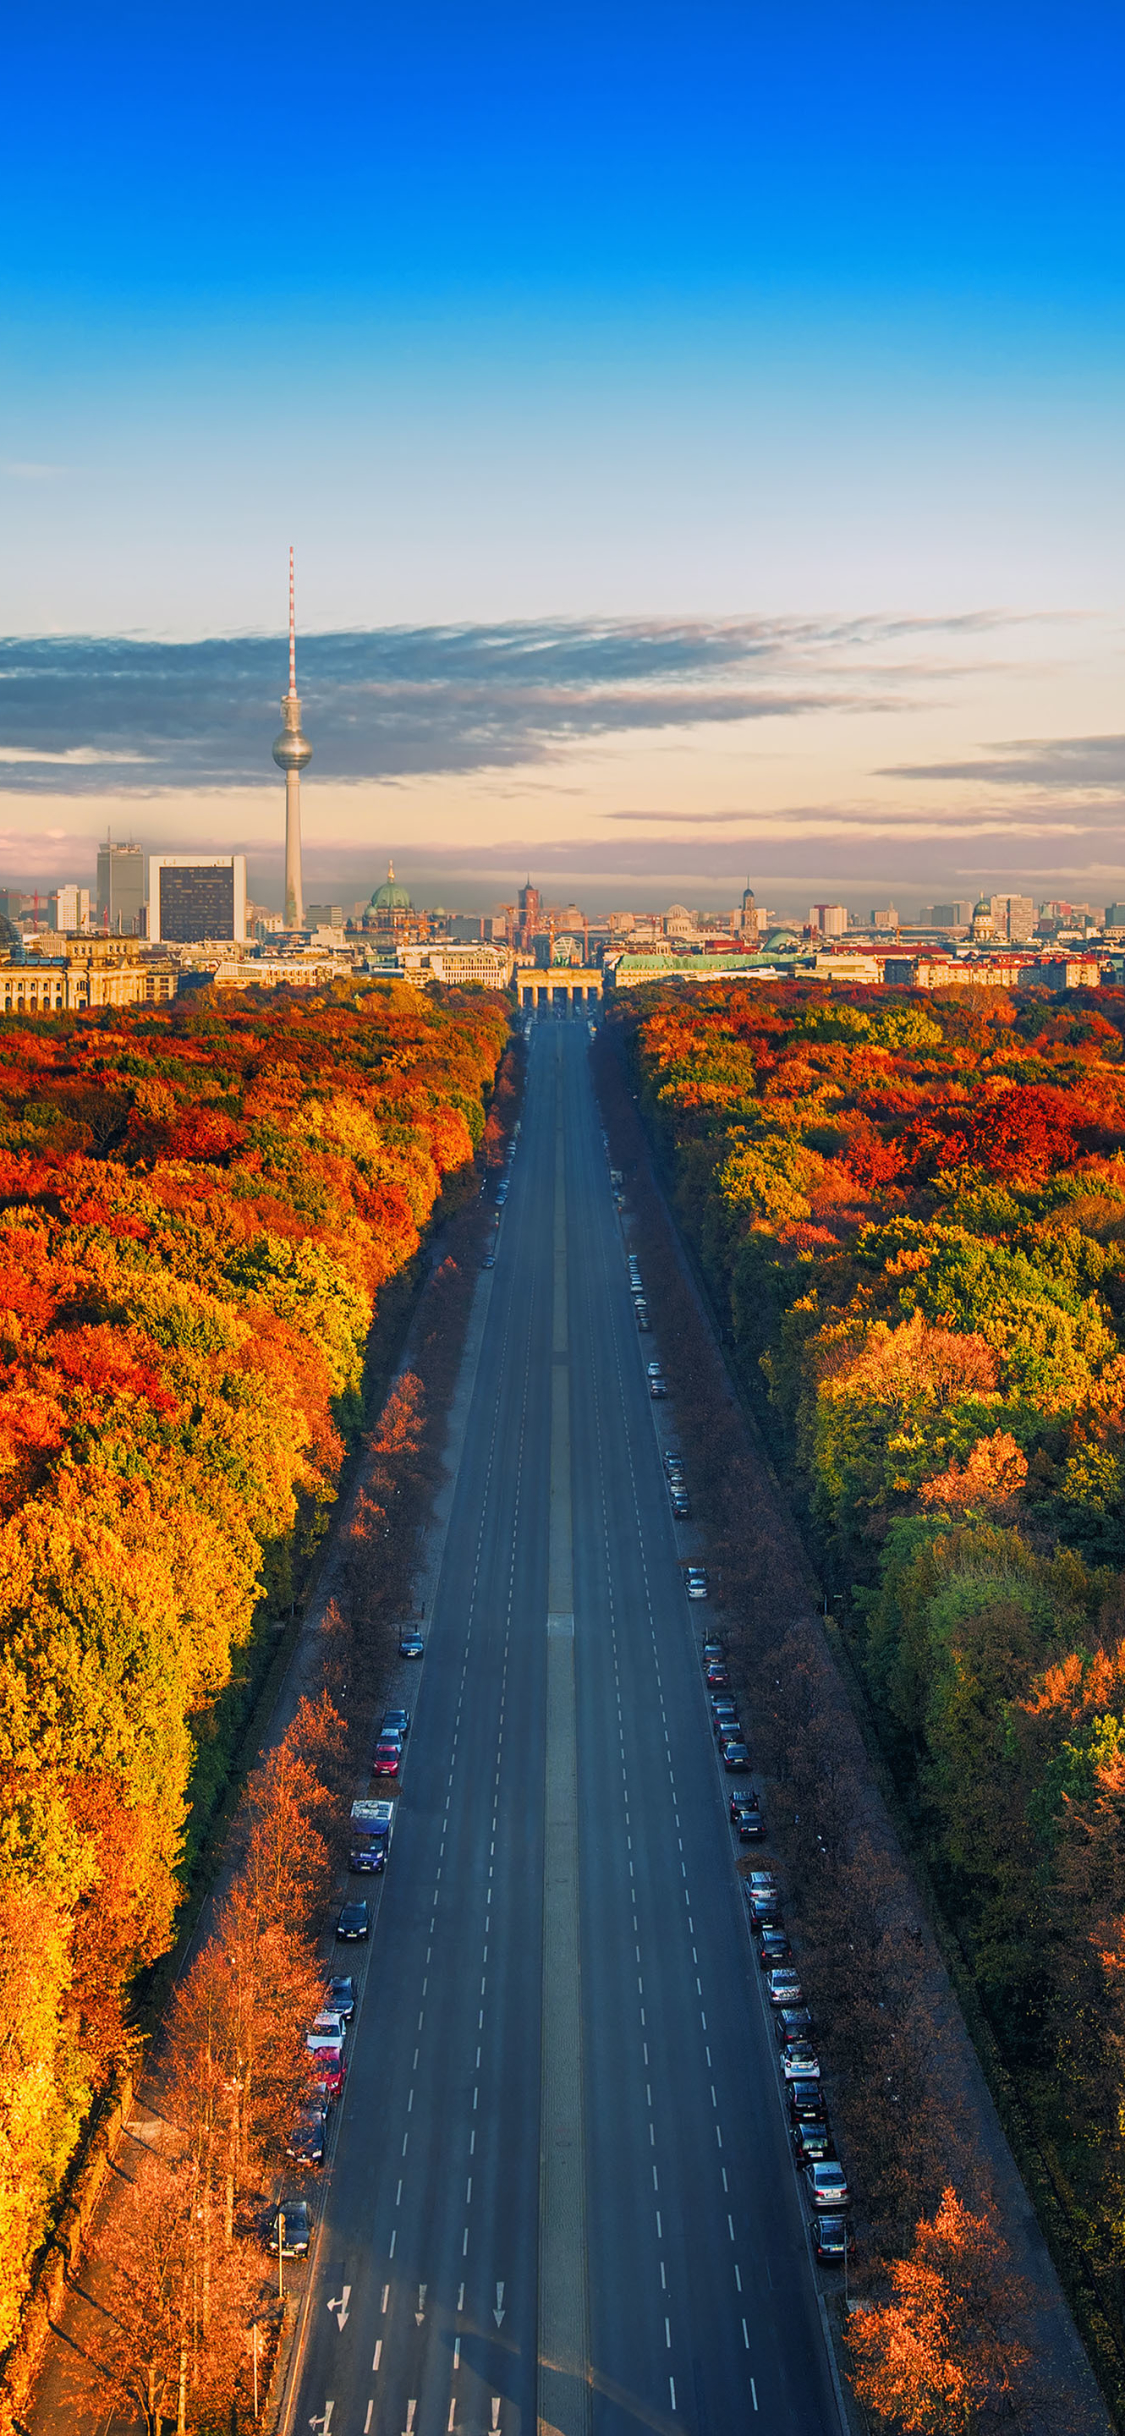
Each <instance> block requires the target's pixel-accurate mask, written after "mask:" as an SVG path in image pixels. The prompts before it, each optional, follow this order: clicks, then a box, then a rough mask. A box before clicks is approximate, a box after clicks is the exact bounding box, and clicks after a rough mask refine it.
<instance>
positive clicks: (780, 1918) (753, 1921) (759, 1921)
mask: <svg viewBox="0 0 1125 2436" xmlns="http://www.w3.org/2000/svg"><path fill="white" fill-rule="evenodd" d="M750 1926H751V1928H752V1929H753V1931H754V1934H755V1936H758V1935H759V1934H760V1933H761V1932H762V1931H763V1930H764V1929H781V1928H784V1926H785V1914H784V1912H783V1911H782V1908H781V1902H780V1899H779V1897H778V1896H777V1895H751V1897H750Z"/></svg>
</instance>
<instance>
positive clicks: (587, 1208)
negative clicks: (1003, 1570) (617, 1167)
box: [285, 1021, 840, 2436]
mask: <svg viewBox="0 0 1125 2436" xmlns="http://www.w3.org/2000/svg"><path fill="white" fill-rule="evenodd" d="M586 1049H587V1034H586V1028H585V1025H584V1024H583V1023H581V1022H574V1021H570V1022H548V1023H541V1024H539V1025H538V1026H537V1027H536V1029H535V1031H534V1033H533V1037H532V1044H531V1058H530V1072H529V1087H528V1093H527V1101H526V1107H525V1111H524V1118H523V1126H522V1134H521V1140H520V1145H519V1154H518V1157H517V1158H516V1160H515V1163H514V1166H513V1168H512V1170H511V1192H510V1198H509V1202H508V1206H507V1209H506V1212H505V1215H504V1219H503V1224H502V1227H501V1231H500V1249H499V1255H498V1261H497V1267H496V1270H495V1272H494V1275H493V1277H492V1279H491V1281H490V1286H489V1293H490V1307H489V1312H488V1318H487V1325H486V1330H485V1336H484V1341H483V1346H482V1351H481V1357H480V1362H479V1367H478V1372H477V1378H476V1383H475V1388H474V1393H473V1404H472V1409H471V1413H470V1420H469V1427H468V1431H467V1434H466V1440H465V1451H464V1455H463V1458H462V1462H461V1466H460V1471H459V1476H458V1480H457V1483H456V1487H455V1493H454V1500H453V1507H452V1513H451V1519H450V1526H449V1533H448V1539H447V1544H446V1553H445V1558H444V1562H443V1567H442V1573H441V1579H440V1583H439V1586H438V1592H437V1596H436V1599H435V1603H434V1610H433V1617H432V1622H431V1625H430V1629H429V1635H428V1646H427V1653H426V1658H425V1662H424V1667H423V1669H422V1670H421V1674H420V1680H419V1682H418V1696H417V1708H416V1714H415V1718H414V1723H413V1726H412V1730H411V1734H410V1740H409V1745H408V1760H407V1765H406V1769H405V1773H404V1784H403V1790H402V1793H401V1794H400V1796H399V1806H400V1814H399V1817H398V1820H397V1823H396V1832H395V1841H394V1847H393V1851H392V1855H391V1860H390V1865H389V1867H388V1870H387V1873H386V1877H385V1879H384V1881H383V1882H382V1889H381V1896H380V1904H379V1915H378V1920H377V1923H376V1927H375V1931H374V1935H373V1938H372V1942H371V1947H370V1951H369V1954H368V1956H367V1960H366V1964H365V1965H364V1966H363V1968H364V1975H365V1984H364V1986H363V1991H362V1997H361V2002H360V2006H359V2009H358V2012H357V2017H356V2020H355V2022H354V2024H353V2028H352V2033H351V2035H350V2038H349V2075H348V2081H347V2086H346V2089H345V2093H344V2098H343V2102H342V2106H341V2109H340V2118H341V2119H340V2124H339V2130H338V2135H337V2139H336V2145H335V2155H334V2159H333V2162H332V2165H331V2168H330V2171H329V2174H328V2178H327V2182H326V2188H325V2192H324V2201H323V2221H322V2225H321V2230H320V2235H319V2239H318V2244H317V2248H316V2251H315V2254H314V2258H313V2261H312V2264H311V2268H310V2285H309V2296H308V2302H307V2310H306V2320H305V2333H304V2336H303V2340H302V2349H301V2353H300V2357H299V2363H298V2367H297V2370H296V2372H295V2376H294V2381H293V2391H292V2395H291V2399H290V2405H289V2408H288V2410H287V2412H286V2414H285V2427H286V2430H287V2436H288V2431H293V2430H296V2431H300V2436H304V2431H305V2429H307V2428H312V2429H313V2430H315V2431H317V2432H318V2436H376V2432H377V2436H449V2431H454V2430H459V2429H464V2430H466V2431H470V2432H471V2436H491V2431H493V2430H495V2431H497V2432H498V2436H528V2432H529V2431H530V2430H531V2428H532V2427H533V2426H534V2425H535V2423H536V2421H537V2420H538V2422H539V2423H540V2425H541V2426H543V2427H545V2428H549V2429H553V2430H557V2431H559V2432H560V2436H625V2431H629V2436H636V2431H637V2430H639V2429H641V2428H644V2429H654V2428H656V2429H660V2430H667V2431H673V2430H675V2431H680V2432H681V2436H682V2432H683V2431H693V2432H694V2436H705V2432H713V2436H720V2431H721V2436H729V2431H730V2430H731V2429H732V2428H734V2427H738V2428H746V2429H750V2428H753V2427H756V2426H761V2428H762V2430H763V2436H766V2431H768V2436H838V2432H839V2427H840V2420H839V2413H838V2408H837V2405H836V2402H835V2398H834V2392H833V2386H832V2381H831V2378H830V2374H829V2369H828V2362H827V2356H826V2352H825V2347H824V2341H823V2336H822V2332H821V2324H820V2317H819V2310H818V2303H817V2297H816V2290H815V2282H814V2274H813V2269H812V2265H811V2259H810V2253H809V2247H808V2239H807V2233H806V2230H805V2225H804V2218H803V2210H802V2206H801V2201H800V2197H799V2193H798V2190H797V2185H796V2179H795V2176H794V2173H793V2169H792V2165H791V2163H790V2160H789V2155H788V2146H787V2138H786V2132H785V2127H784V2122H783V2119H782V2112H781V2106H780V2102H779V2095H778V2080H777V2069H776V2064H775V2061H774V2057H773V2053H772V2041H771V2036H770V2031H769V2025H768V2023H767V2022H766V2020H765V2017H764V2012H763V2007H762V2004H761V1998H760V1992H759V1989H758V1987H757V1985H756V1979H757V1974H756V1970H755V1967H754V1964H753V1961H752V1957H751V1955H750V1949H749V1945H748V1941H747V1936H746V1929H745V1924H744V1919H743V1916H742V1910H741V1906H740V1897H739V1890H738V1885H737V1880H736V1877H735V1872H734V1867H733V1860H734V1848H733V1845H732V1840H731V1835H730V1830H729V1826H728V1823H727V1818H726V1806H725V1797H724V1793H723V1788H722V1784H721V1782H720V1779H719V1775H718V1772H717V1769H716V1764H715V1756H714V1747H713V1743H712V1739H711V1733H710V1725H709V1718H708V1715H707V1708H706V1701H705V1696H704V1691H703V1685H702V1679H701V1673H700V1668H699V1663H698V1656H697V1642H698V1637H699V1636H698V1631H697V1625H698V1624H699V1623H701V1622H702V1621H703V1620H705V1619H706V1617H707V1613H708V1611H707V1609H706V1608H705V1607H703V1608H700V1607H699V1606H696V1607H694V1608H689V1606H688V1603H687V1600H686V1598H685V1596H684V1592H683V1586H682V1580H681V1575H680V1568H679V1559H678V1552H677V1548H676V1544H675V1528H674V1525H673V1523H672V1518H671V1513H670V1508H669V1504H668V1498H667V1494H666V1490H665V1485H664V1479H663V1474H662V1470H661V1464H660V1452H659V1436H658V1431H657V1429H655V1428H654V1414H655V1415H656V1417H657V1420H658V1422H659V1421H660V1419H661V1417H662V1415H663V1413H664V1412H665V1411H666V1410H667V1408H666V1407H661V1406H653V1405H652V1404H651V1403H650V1400H649V1397H648V1393H647V1387H646V1382H645V1376H644V1363H645V1357H646V1352H647V1351H649V1350H650V1349H651V1348H653V1347H654V1346H655V1347H656V1349H657V1350H658V1349H659V1313H658V1312H657V1313H655V1314H654V1323H655V1329H656V1334H655V1336H654V1337H647V1338H638V1335H637V1332H636V1328H635V1325H634V1321H633V1317H632V1311H631V1305H630V1302H629V1297H628V1291H627V1283H626V1275H625V1263H624V1257H623V1251H622V1245H621V1240H620V1234H619V1230H618V1224H617V1219H616V1216H615V1213H614V1210H613V1206H612V1201H611V1198H610V1193H609V1187H608V1179H607V1172H606V1161H605V1156H604V1152H603V1149H602V1145H601V1139H600V1133H599V1130H598V1119H597V1112H596V1106H595V1102H594V1098H593V1094H592V1091H591V1087H590V1082H589V1076H588V1071H587V1057H586ZM689 1460H690V1451H689ZM357 1888H358V1882H357ZM340 1950H341V1952H343V1951H345V1949H340ZM346 1951H348V1952H349V1954H350V1955H352V1956H356V1955H358V1954H359V1953H362V1952H363V1949H357V1948H350V1949H346ZM341 1967H346V1966H343V1965H342V1966H341Z"/></svg>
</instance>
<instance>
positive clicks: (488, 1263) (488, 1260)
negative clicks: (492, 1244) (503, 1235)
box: [480, 1252, 496, 1269]
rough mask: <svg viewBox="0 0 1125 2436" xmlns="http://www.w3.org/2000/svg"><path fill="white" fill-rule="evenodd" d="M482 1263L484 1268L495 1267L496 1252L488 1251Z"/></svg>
mask: <svg viewBox="0 0 1125 2436" xmlns="http://www.w3.org/2000/svg"><path fill="white" fill-rule="evenodd" d="M480 1265H481V1267H482V1269H494V1268H495V1266H496V1254H495V1252H486V1253H485V1256H484V1259H483V1260H482V1262H481V1264H480Z"/></svg>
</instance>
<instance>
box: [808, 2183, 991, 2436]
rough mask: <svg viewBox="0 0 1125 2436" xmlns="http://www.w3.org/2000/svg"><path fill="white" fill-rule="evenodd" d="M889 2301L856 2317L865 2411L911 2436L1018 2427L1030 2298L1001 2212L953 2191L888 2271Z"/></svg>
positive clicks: (852, 2326) (858, 2380) (854, 2348)
mask: <svg viewBox="0 0 1125 2436" xmlns="http://www.w3.org/2000/svg"><path fill="white" fill-rule="evenodd" d="M891 2283H892V2286H893V2298H892V2299H891V2300H889V2301H887V2302H884V2303H883V2304H882V2306H880V2307H876V2308H873V2309H859V2310H856V2311H854V2312H853V2314H852V2317H851V2319H850V2321H849V2325H848V2342H849V2345H850V2347H851V2352H852V2357H853V2359H854V2361H855V2378H854V2381H855V2388H856V2392H857V2394H858V2396H859V2399H860V2401H861V2402H862V2403H863V2405H864V2407H865V2409H867V2410H871V2411H874V2412H876V2413H877V2415H878V2417H879V2418H880V2419H881V2420H883V2421H884V2423H886V2424H889V2423H891V2422H893V2423H894V2424H895V2426H896V2427H898V2428H900V2429H903V2430H905V2431H909V2436H953V2431H954V2430H956V2431H960V2432H963V2436H971V2431H973V2430H976V2429H984V2428H985V2427H988V2426H1002V2425H1004V2424H1005V2423H1007V2422H1010V2421H1011V2420H1013V2418H1014V2415H1015V2411H1016V2409H1017V2407H1018V2404H1019V2400H1020V2396H1021V2391H1022V2389H1023V2388H1024V2386H1025V2384H1026V2379H1027V2372H1028V2369H1029V2367H1030V2365H1031V2354H1030V2352H1029V2350H1028V2348H1027V2345H1026V2343H1025V2342H1024V2340H1023V2336H1022V2333H1021V2331H1020V2326H1021V2321H1022V2320H1023V2319H1024V2317H1025V2316H1026V2312H1027V2309H1028V2307H1029V2303H1030V2294H1029V2293H1028V2292H1027V2291H1026V2290H1025V2289H1024V2288H1023V2286H1022V2285H1021V2284H1020V2282H1019V2280H1018V2278H1017V2277H1016V2276H1015V2275H1014V2274H1013V2273H1012V2269H1011V2265H1010V2261H1009V2255H1008V2250H1007V2246H1006V2244H1005V2242H1004V2241H1003V2238H1002V2236H1001V2234H1000V2231H999V2227H998V2224H997V2221H996V2215H995V2211H994V2210H993V2209H992V2208H991V2207H988V2206H985V2207H984V2208H982V2209H981V2210H980V2212H979V2213H977V2214H974V2213H973V2212H972V2210H970V2209H969V2208H968V2207H966V2206H965V2204H964V2202H963V2201H962V2200H960V2199H959V2198H958V2196H957V2193H956V2191H954V2190H953V2189H952V2188H950V2189H947V2190H946V2191H945V2192H943V2194H942V2200H941V2205H940V2207H939V2208H938V2210H937V2212H936V2214H935V2215H934V2216H933V2217H932V2218H930V2219H926V2218H925V2217H923V2218H922V2219H921V2221H920V2222H919V2224H918V2226H917V2228H916V2231H915V2237H914V2246H913V2249H912V2250H911V2253H910V2256H909V2257H908V2258H904V2259H896V2260H895V2262H894V2264H893V2265H892V2267H891Z"/></svg>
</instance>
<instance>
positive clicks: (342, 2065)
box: [269, 1626, 425, 2258]
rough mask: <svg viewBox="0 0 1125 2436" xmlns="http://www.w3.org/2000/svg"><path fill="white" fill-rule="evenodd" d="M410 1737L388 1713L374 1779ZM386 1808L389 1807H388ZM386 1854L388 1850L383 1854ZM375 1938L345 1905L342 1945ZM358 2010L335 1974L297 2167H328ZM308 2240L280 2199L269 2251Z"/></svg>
mask: <svg viewBox="0 0 1125 2436" xmlns="http://www.w3.org/2000/svg"><path fill="white" fill-rule="evenodd" d="M398 1648H399V1656H400V1658H420V1657H421V1656H422V1653H423V1651H424V1649H425V1642H424V1640H423V1638H422V1635H421V1633H419V1632H415V1631H413V1630H412V1629H409V1628H407V1627H405V1626H404V1628H403V1630H402V1631H401V1633H400V1634H399V1644H398ZM409 1732H410V1711H409V1709H407V1708H403V1707H401V1706H396V1707H393V1708H388V1709H386V1710H384V1712H383V1720H382V1723H381V1725H380V1727H379V1733H378V1738H377V1740H376V1744H375V1751H374V1756H373V1759H372V1763H371V1765H372V1774H373V1775H375V1776H378V1777H382V1778H384V1779H385V1778H387V1777H390V1778H392V1779H397V1777H398V1772H399V1769H400V1767H401V1765H402V1754H403V1747H404V1744H405V1742H406V1737H407V1735H408V1734H409ZM367 1806H368V1807H372V1806H374V1807H380V1805H367ZM381 1806H382V1807H383V1808H386V1807H387V1805H385V1804H383V1805H381ZM361 1807H362V1805H361ZM389 1841H390V1838H389V1835H388V1836H387V1838H386V1843H387V1844H389ZM385 1849H386V1846H384V1852H385ZM370 1934H371V1907H370V1905H369V1904H368V1903H367V1902H366V1901H363V1900H360V1901H351V1900H349V1901H348V1902H347V1903H345V1904H343V1905H342V1906H341V1908H340V1911H339V1913H338V1915H337V1919H336V1939H337V1943H338V1944H341V1945H356V1944H360V1943H366V1940H367V1939H368V1937H369V1936H370ZM355 2005H356V1989H355V1980H354V1978H353V1977H352V1975H351V1973H350V1972H337V1973H334V1974H333V1975H332V1976H331V1977H330V1978H329V1979H328V1980H327V1982H326V1984H325V1990H324V2003H323V2005H322V2007H321V2009H320V2011H319V2012H318V2013H317V2015H316V2018H315V2020H314V2021H313V2022H312V2024H311V2027H310V2028H309V2029H308V2030H307V2031H306V2033H305V2045H306V2047H307V2049H308V2051H309V2054H310V2055H311V2056H312V2057H313V2060H314V2063H315V2066H316V2074H315V2078H314V2080H313V2083H312V2087H311V2090H310V2093H309V2100H308V2103H307V2104H306V2105H305V2106H304V2107H303V2108H302V2110H301V2113H300V2115H299V2116H298V2118H297V2121H296V2123H295V2124H294V2126H293V2129H292V2131H291V2132H290V2135H289V2138H288V2140H287V2142H286V2152H285V2153H286V2155H287V2156H288V2157H291V2158H292V2160H293V2162H294V2164H295V2165H301V2166H318V2165H323V2163H324V2152H325V2145H326V2142H327V2138H328V2118H329V2111H330V2109H331V2107H332V2105H333V2104H334V2102H335V2100H336V2099H337V2098H338V2097H339V2095H340V2093H341V2090H342V2089H343V2086H344V2082H345V2080H346V2078H347V2069H348V2068H347V2056H346V2052H345V2049H346V2041H347V2033H348V2025H349V2023H350V2021H351V2019H352V2016H353V2014H354V2012H355ZM309 2236H310V2217H309V2205H308V2201H307V2200H306V2199H301V2198H292V2197H285V2198H282V2199H279V2200H278V2201H277V2202H276V2204H275V2207H274V2209H273V2213H272V2215H271V2218H270V2224H269V2245H270V2248H271V2250H272V2251H273V2252H274V2254H275V2256H276V2255H277V2254H278V2252H280V2255H281V2256H282V2257H283V2258H303V2257H304V2256H305V2254H306V2252H307V2250H308V2246H309Z"/></svg>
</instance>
